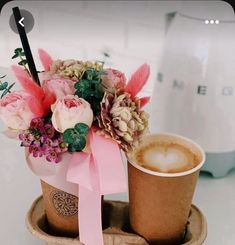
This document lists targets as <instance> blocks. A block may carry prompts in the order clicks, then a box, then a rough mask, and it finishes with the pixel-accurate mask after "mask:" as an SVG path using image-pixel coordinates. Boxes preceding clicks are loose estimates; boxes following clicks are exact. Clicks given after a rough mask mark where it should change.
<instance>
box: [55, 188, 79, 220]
mask: <svg viewBox="0 0 235 245" xmlns="http://www.w3.org/2000/svg"><path fill="white" fill-rule="evenodd" d="M51 198H52V203H53V205H54V208H55V210H56V212H57V214H58V215H61V216H74V215H77V213H78V198H77V197H76V196H73V195H71V194H69V193H66V192H63V191H54V192H52V193H51Z"/></svg>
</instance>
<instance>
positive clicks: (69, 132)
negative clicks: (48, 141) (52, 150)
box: [63, 128, 78, 144]
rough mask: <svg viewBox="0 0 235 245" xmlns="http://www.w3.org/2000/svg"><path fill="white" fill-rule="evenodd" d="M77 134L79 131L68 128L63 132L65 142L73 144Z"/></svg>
mask: <svg viewBox="0 0 235 245" xmlns="http://www.w3.org/2000/svg"><path fill="white" fill-rule="evenodd" d="M77 136H78V135H77V132H76V131H75V130H74V129H73V128H68V129H66V130H65V131H64V133H63V142H64V143H67V144H72V143H73V142H74V140H75V139H76V138H77Z"/></svg>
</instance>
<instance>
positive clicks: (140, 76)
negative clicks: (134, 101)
mask: <svg viewBox="0 0 235 245" xmlns="http://www.w3.org/2000/svg"><path fill="white" fill-rule="evenodd" d="M149 74H150V67H149V65H148V64H146V63H145V64H143V65H142V66H140V67H139V68H138V69H137V71H136V72H135V73H134V74H133V75H132V76H131V79H130V80H129V82H128V84H127V86H126V88H125V91H126V92H128V93H130V94H131V96H132V97H135V96H136V95H137V94H138V93H139V92H140V91H141V89H142V88H143V86H144V85H145V84H146V82H147V80H148V78H149Z"/></svg>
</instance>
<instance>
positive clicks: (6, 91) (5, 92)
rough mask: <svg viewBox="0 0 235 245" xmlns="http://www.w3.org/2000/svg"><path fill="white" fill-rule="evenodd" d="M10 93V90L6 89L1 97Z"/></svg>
mask: <svg viewBox="0 0 235 245" xmlns="http://www.w3.org/2000/svg"><path fill="white" fill-rule="evenodd" d="M7 93H8V90H7V89H6V90H4V92H3V93H2V96H1V99H2V98H3V97H4V96H5V95H6V94H7Z"/></svg>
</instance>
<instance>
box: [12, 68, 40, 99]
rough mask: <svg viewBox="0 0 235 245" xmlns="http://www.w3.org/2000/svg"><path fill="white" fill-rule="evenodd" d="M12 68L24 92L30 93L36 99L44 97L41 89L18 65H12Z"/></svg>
mask: <svg viewBox="0 0 235 245" xmlns="http://www.w3.org/2000/svg"><path fill="white" fill-rule="evenodd" d="M12 70H13V72H14V73H15V76H16V78H17V79H18V81H19V82H20V84H21V86H22V87H23V89H24V90H25V91H26V92H28V93H30V94H31V95H32V96H34V97H36V98H37V99H38V100H41V99H42V98H43V97H44V92H43V89H42V88H41V87H40V86H39V85H38V84H37V83H36V82H34V81H33V80H32V79H31V77H30V76H29V74H28V73H27V72H26V71H25V70H24V69H22V68H21V67H19V66H12Z"/></svg>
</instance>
